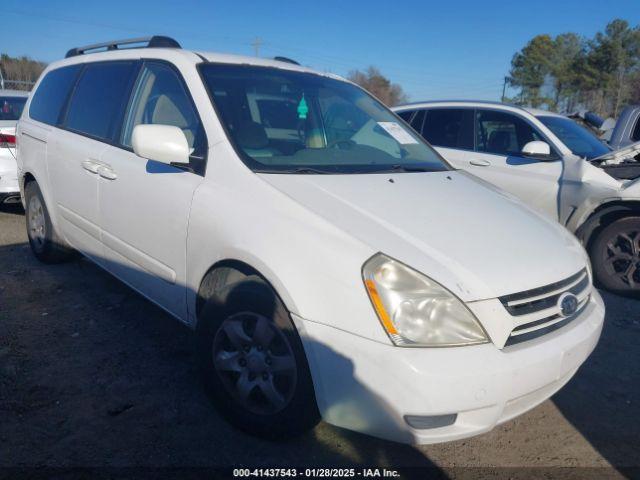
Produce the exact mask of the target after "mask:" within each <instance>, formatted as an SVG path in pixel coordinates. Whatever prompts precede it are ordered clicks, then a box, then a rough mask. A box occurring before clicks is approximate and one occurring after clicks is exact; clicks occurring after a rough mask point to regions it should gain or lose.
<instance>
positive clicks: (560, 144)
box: [395, 101, 640, 293]
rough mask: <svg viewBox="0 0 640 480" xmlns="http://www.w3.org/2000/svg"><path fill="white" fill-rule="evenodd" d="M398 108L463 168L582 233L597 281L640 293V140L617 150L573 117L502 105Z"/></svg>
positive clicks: (430, 104)
mask: <svg viewBox="0 0 640 480" xmlns="http://www.w3.org/2000/svg"><path fill="white" fill-rule="evenodd" d="M395 111H396V113H397V114H398V115H400V116H401V117H402V118H403V119H404V120H406V121H407V122H408V123H410V124H411V126H412V127H413V128H414V129H415V130H416V131H418V132H420V133H421V134H422V136H423V137H424V138H425V139H426V140H427V141H428V142H429V143H430V144H431V145H433V146H435V147H436V149H437V150H438V151H439V152H440V153H441V154H442V155H443V156H444V157H445V158H446V159H447V160H448V161H449V162H450V163H451V164H452V165H453V166H454V167H456V168H459V169H462V170H466V171H468V172H470V173H473V174H474V175H476V176H477V177H479V178H481V179H483V180H486V181H487V182H489V183H491V184H493V185H494V186H497V187H498V188H499V189H501V190H503V191H505V192H509V193H510V194H513V195H515V196H516V197H518V198H520V199H522V200H524V201H525V202H526V203H527V204H529V205H530V206H532V207H534V208H535V209H537V210H538V211H540V212H542V213H543V214H545V215H547V216H548V217H550V218H553V219H555V220H557V221H559V222H560V223H561V224H562V225H564V226H565V227H567V228H568V229H569V230H570V231H572V232H574V233H575V234H576V235H577V236H578V238H579V239H580V240H581V241H582V242H583V243H584V245H585V246H586V248H587V249H588V251H589V253H590V256H591V261H592V263H593V270H594V274H595V278H596V280H597V282H598V283H599V284H600V285H601V286H603V287H604V288H607V289H609V290H612V291H615V292H620V293H638V292H640V179H638V177H640V164H638V163H637V162H635V161H634V160H633V158H634V157H635V156H636V155H637V154H638V152H639V151H640V144H637V143H636V144H631V145H628V146H626V147H624V148H623V149H620V150H615V151H614V150H611V148H609V147H608V146H607V145H606V144H604V143H603V142H602V141H600V140H599V139H598V138H596V137H595V136H594V135H593V134H592V133H591V132H589V131H587V130H586V129H584V128H583V127H581V126H580V125H578V124H577V123H576V122H574V121H573V120H571V119H569V118H567V117H565V116H562V115H558V114H555V113H551V112H548V111H543V110H533V109H524V108H520V107H517V106H511V105H504V104H501V103H494V102H478V101H440V102H424V103H415V104H411V105H403V106H399V107H396V108H395Z"/></svg>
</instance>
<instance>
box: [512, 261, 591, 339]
mask: <svg viewBox="0 0 640 480" xmlns="http://www.w3.org/2000/svg"><path fill="white" fill-rule="evenodd" d="M565 293H572V294H574V295H575V296H576V297H577V299H578V308H577V310H576V313H574V314H573V315H571V316H569V317H567V316H565V315H563V314H562V312H561V309H560V306H559V305H558V301H559V299H560V297H561V296H562V295H563V294H565ZM590 294H591V281H590V279H589V274H588V273H587V270H586V269H582V270H581V271H579V272H578V273H576V274H575V275H571V276H570V277H568V278H566V279H564V280H562V281H560V282H556V283H552V284H550V285H546V286H544V287H540V288H534V289H532V290H527V291H524V292H518V293H514V294H511V295H505V296H503V297H500V302H501V303H502V305H503V306H504V308H505V309H506V310H507V312H509V314H511V316H512V317H513V319H514V324H515V327H514V329H513V330H512V331H511V335H510V336H509V339H508V340H507V343H506V345H505V346H509V345H513V344H515V343H520V342H524V341H527V340H532V339H534V338H538V337H540V336H542V335H545V334H547V333H550V332H552V331H554V330H557V329H558V328H561V327H564V326H565V325H567V324H568V323H570V322H571V321H572V320H574V319H575V318H577V317H578V316H579V315H580V313H581V311H582V310H583V309H584V307H585V306H586V304H587V302H588V301H589V295H590Z"/></svg>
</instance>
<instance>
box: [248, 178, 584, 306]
mask: <svg viewBox="0 0 640 480" xmlns="http://www.w3.org/2000/svg"><path fill="white" fill-rule="evenodd" d="M260 177H261V178H262V179H263V180H265V181H266V182H268V183H269V184H271V185H272V186H273V187H275V188H277V189H278V190H280V191H281V192H282V193H284V194H285V195H287V196H288V197H289V198H290V199H292V200H293V201H295V202H297V203H298V204H300V205H302V206H304V207H306V208H307V209H308V210H310V211H312V212H314V213H316V214H317V215H319V216H321V217H323V218H324V219H325V220H327V221H329V222H331V223H332V224H333V225H334V226H336V227H338V228H340V229H341V230H343V231H344V232H346V233H347V234H349V235H351V236H353V237H355V238H357V239H358V240H360V241H361V242H363V243H365V244H367V245H369V246H370V247H371V249H372V251H374V252H375V251H380V252H382V253H385V254H386V255H388V256H391V257H393V258H396V259H397V260H400V261H401V262H403V263H405V264H407V265H409V266H411V267H413V268H415V269H416V270H418V271H420V272H422V273H423V274H425V275H427V276H428V277H430V278H432V279H433V280H435V281H437V282H438V283H440V284H441V285H443V286H445V287H446V288H448V289H449V290H451V291H452V292H453V293H454V294H456V295H457V296H458V297H460V298H461V299H462V300H464V301H473V300H481V299H487V298H495V297H498V296H502V295H506V294H510V293H516V292H520V291H523V290H529V289H532V288H536V287H541V286H543V285H548V284H550V283H554V282H557V281H559V280H562V279H564V278H566V277H568V276H570V275H573V274H575V273H576V272H578V271H579V270H580V269H582V268H584V266H585V253H584V250H583V249H582V247H581V246H580V245H579V243H578V242H577V241H576V240H575V239H574V238H573V236H572V235H570V234H569V232H568V231H567V230H565V229H564V228H563V227H561V226H560V225H558V224H556V223H554V222H553V223H552V222H551V221H548V220H545V219H543V218H542V217H541V216H539V215H538V214H536V213H534V212H533V211H531V210H529V209H528V208H527V207H525V206H523V205H522V204H521V203H519V202H518V201H516V200H513V199H509V198H507V197H505V196H503V195H501V194H500V193H498V192H496V191H494V190H493V189H490V188H488V187H486V186H484V185H481V184H480V183H479V182H477V181H476V180H474V179H473V177H472V176H470V175H468V174H464V173H460V172H454V171H449V172H433V173H397V174H369V175H287V174H260ZM363 261H364V259H363Z"/></svg>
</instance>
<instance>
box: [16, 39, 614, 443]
mask: <svg viewBox="0 0 640 480" xmlns="http://www.w3.org/2000/svg"><path fill="white" fill-rule="evenodd" d="M136 42H137V43H127V42H118V43H115V42H113V43H107V44H99V45H93V46H91V47H83V48H77V49H73V50H71V51H70V52H69V53H68V54H67V58H66V59H64V60H62V61H59V62H55V63H53V64H51V65H49V67H48V68H47V70H46V71H45V72H44V73H43V75H42V77H41V79H40V80H39V82H38V84H37V85H36V88H35V90H34V93H33V94H32V96H31V98H30V100H29V102H28V104H27V106H26V108H25V113H24V115H23V117H22V119H21V121H20V123H19V126H18V133H17V134H18V160H19V169H20V179H21V187H22V189H23V198H24V203H25V207H26V217H27V229H28V236H29V242H30V244H31V247H32V249H33V252H34V254H35V255H36V256H37V257H38V258H39V259H40V260H42V261H44V262H57V261H61V260H63V259H66V258H69V255H70V253H71V252H72V251H73V250H77V251H80V252H81V253H82V254H84V255H86V256H87V257H89V258H90V259H92V260H93V261H95V262H96V263H97V264H98V265H100V266H101V267H103V268H104V269H106V270H108V271H109V272H111V273H112V274H114V275H115V276H116V277H118V278H119V279H121V280H122V281H124V282H125V283H127V284H128V285H130V286H131V287H132V288H133V289H135V290H137V291H138V292H140V293H141V294H142V295H144V296H145V297H147V298H149V299H150V300H151V301H153V302H154V303H156V304H158V305H159V306H160V307H162V308H163V309H165V310H166V311H167V312H169V313H170V314H171V315H173V316H175V317H176V318H177V319H179V320H180V321H182V322H184V323H185V324H187V325H189V326H190V327H192V328H194V329H195V330H196V332H197V339H198V340H197V350H198V351H197V357H198V360H199V363H200V366H201V369H202V372H203V378H204V382H205V384H206V386H207V389H208V392H209V393H210V394H211V396H212V399H213V400H214V402H215V403H216V404H217V406H218V407H219V408H220V409H221V410H222V411H223V412H224V413H225V415H226V417H227V418H228V419H229V420H230V421H231V422H233V423H234V424H235V425H237V426H239V427H240V428H242V429H244V430H246V431H249V432H252V433H254V434H258V435H262V436H266V437H275V438H277V437H287V436H290V435H294V434H297V433H300V432H302V431H305V430H308V429H309V428H311V427H312V426H313V425H315V424H316V422H317V421H318V420H319V418H320V417H321V418H323V419H324V420H325V421H327V422H329V423H331V424H334V425H338V426H341V427H346V428H349V429H352V430H356V431H359V432H364V433H368V434H371V435H376V436H379V437H383V438H387V439H392V440H396V441H401V442H412V443H429V442H441V441H447V440H454V439H458V438H463V437H468V436H471V435H475V434H478V433H482V432H486V431H488V430H490V429H491V428H493V427H494V426H495V425H496V424H498V423H501V422H504V421H506V420H509V419H511V418H513V417H515V416H517V415H519V414H521V413H523V412H525V411H527V410H529V409H531V408H532V407H534V406H535V405H537V404H539V403H540V402H542V401H543V400H545V399H546V398H548V397H549V396H551V395H552V394H553V393H554V392H556V391H557V390H558V389H559V388H561V387H562V386H563V385H564V384H565V383H566V382H567V381H568V380H569V379H570V378H571V377H572V376H573V374H574V373H575V372H576V370H577V369H578V368H579V367H580V365H581V364H582V363H583V362H584V361H585V359H586V358H587V357H588V356H589V354H590V353H591V351H592V350H593V348H594V347H595V345H596V343H597V341H598V338H599V336H600V331H601V329H602V324H603V318H604V307H603V303H602V300H601V298H600V296H599V295H598V292H597V291H596V290H595V289H593V287H592V279H591V271H590V266H589V261H588V258H587V256H586V254H585V252H584V250H583V248H582V247H581V246H580V244H579V243H578V242H577V241H576V240H575V239H574V238H573V236H572V235H571V234H569V232H567V231H566V230H565V229H564V228H562V227H561V226H559V225H557V224H556V223H555V222H552V221H549V220H546V219H543V218H541V217H540V216H538V215H537V214H536V213H534V212H532V211H531V210H529V209H528V208H527V207H525V206H523V205H522V204H520V203H519V202H518V201H514V200H511V199H509V198H506V197H505V196H503V195H501V194H500V193H497V192H495V191H494V190H492V189H491V188H487V187H486V186H485V185H483V184H481V183H480V182H479V181H478V180H476V179H474V177H473V176H471V175H468V174H466V173H463V172H457V171H454V170H452V169H451V168H450V167H449V165H448V164H447V163H446V162H445V161H444V160H443V159H442V158H441V157H440V155H439V154H437V153H436V152H435V151H434V150H433V149H432V148H431V147H430V146H429V145H427V144H426V143H425V142H424V141H423V140H422V139H421V138H420V137H419V135H417V134H416V133H415V132H413V131H412V130H411V129H410V128H408V127H407V126H405V124H404V122H402V121H401V120H400V119H399V118H398V117H396V116H395V115H394V114H393V113H392V112H390V111H389V110H388V109H387V108H386V107H385V106H383V105H382V104H381V103H380V102H378V101H377V100H375V99H374V98H373V97H371V96H370V95H369V94H367V93H366V92H365V91H364V90H362V89H361V88H359V87H357V86H355V85H353V84H352V83H350V82H347V81H346V80H344V79H342V78H339V77H337V76H335V75H331V74H324V73H317V72H314V71H312V70H310V69H308V68H304V67H301V66H299V65H297V64H295V62H293V61H290V60H287V59H277V60H268V59H261V58H248V57H239V56H231V55H223V54H214V53H207V52H191V51H185V50H182V49H180V47H179V45H178V44H177V42H175V41H174V40H172V39H169V38H166V37H152V38H150V39H145V43H142V40H141V39H137V40H136ZM140 44H141V45H140ZM123 47H130V48H123ZM133 47H137V48H133ZM142 47H145V48H142ZM100 50H105V51H100ZM90 52H93V53H90ZM576 401H579V400H578V399H576Z"/></svg>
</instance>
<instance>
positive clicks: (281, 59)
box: [273, 57, 300, 65]
mask: <svg viewBox="0 0 640 480" xmlns="http://www.w3.org/2000/svg"><path fill="white" fill-rule="evenodd" d="M273 59H274V60H277V61H278V62H285V63H293V64H294V65H300V64H299V63H298V62H296V61H295V60H291V59H290V58H287V57H273Z"/></svg>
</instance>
